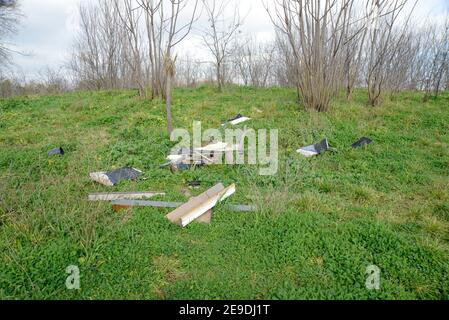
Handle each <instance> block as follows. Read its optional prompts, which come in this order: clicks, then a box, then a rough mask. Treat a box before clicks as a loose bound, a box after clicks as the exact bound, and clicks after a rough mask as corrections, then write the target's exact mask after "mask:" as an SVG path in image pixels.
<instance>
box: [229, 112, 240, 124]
mask: <svg viewBox="0 0 449 320" xmlns="http://www.w3.org/2000/svg"><path fill="white" fill-rule="evenodd" d="M240 118H243V116H242V115H241V114H240V113H239V114H238V115H237V116H236V117H235V118H233V119H229V120H228V122H231V121H234V120H237V119H240Z"/></svg>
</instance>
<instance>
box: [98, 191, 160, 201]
mask: <svg viewBox="0 0 449 320" xmlns="http://www.w3.org/2000/svg"><path fill="white" fill-rule="evenodd" d="M155 196H165V193H163V192H102V193H91V194H89V201H115V200H142V199H149V198H153V197H155Z"/></svg>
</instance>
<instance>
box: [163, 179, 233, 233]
mask: <svg viewBox="0 0 449 320" xmlns="http://www.w3.org/2000/svg"><path fill="white" fill-rule="evenodd" d="M234 193H235V184H232V185H231V186H229V187H228V188H225V187H224V186H223V185H222V184H221V183H219V184H217V185H216V186H215V187H213V188H211V189H209V190H207V191H206V192H204V193H203V194H201V195H199V196H197V197H193V198H191V199H190V200H189V201H188V202H187V203H185V204H183V205H182V206H180V207H179V208H177V209H176V210H174V211H172V212H171V213H169V214H168V215H167V219H168V220H170V221H171V222H173V223H176V224H179V225H180V226H181V227H183V228H184V227H185V226H187V225H188V224H189V223H191V222H192V221H194V220H196V219H198V218H199V217H201V216H202V215H204V214H205V213H207V212H208V211H209V210H210V209H212V208H213V207H215V206H216V205H217V203H218V202H222V201H223V200H225V199H227V198H229V197H230V196H231V195H233V194H234Z"/></svg>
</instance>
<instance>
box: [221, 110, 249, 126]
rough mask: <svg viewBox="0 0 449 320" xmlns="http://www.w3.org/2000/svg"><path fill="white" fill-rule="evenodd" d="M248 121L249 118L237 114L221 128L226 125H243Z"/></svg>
mask: <svg viewBox="0 0 449 320" xmlns="http://www.w3.org/2000/svg"><path fill="white" fill-rule="evenodd" d="M248 120H251V118H248V117H244V116H242V115H241V114H240V113H239V114H238V115H237V116H236V117H235V118H232V119H229V120H228V121H227V122H226V123H224V124H222V126H225V125H226V124H227V123H229V124H232V125H233V126H236V125H238V124H240V123H243V122H245V121H248Z"/></svg>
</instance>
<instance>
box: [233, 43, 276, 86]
mask: <svg viewBox="0 0 449 320" xmlns="http://www.w3.org/2000/svg"><path fill="white" fill-rule="evenodd" d="M275 50H276V48H275V45H274V44H272V43H257V41H256V39H254V38H247V39H244V40H243V41H242V43H240V44H239V45H238V48H237V50H236V54H235V55H234V59H235V62H234V64H235V66H236V68H237V70H238V73H239V74H240V77H241V78H242V80H243V83H244V84H245V85H252V86H256V87H266V86H267V85H269V84H272V83H273V82H274V81H273V80H272V79H273V78H274V76H273V69H274V68H273V66H274V59H275Z"/></svg>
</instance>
